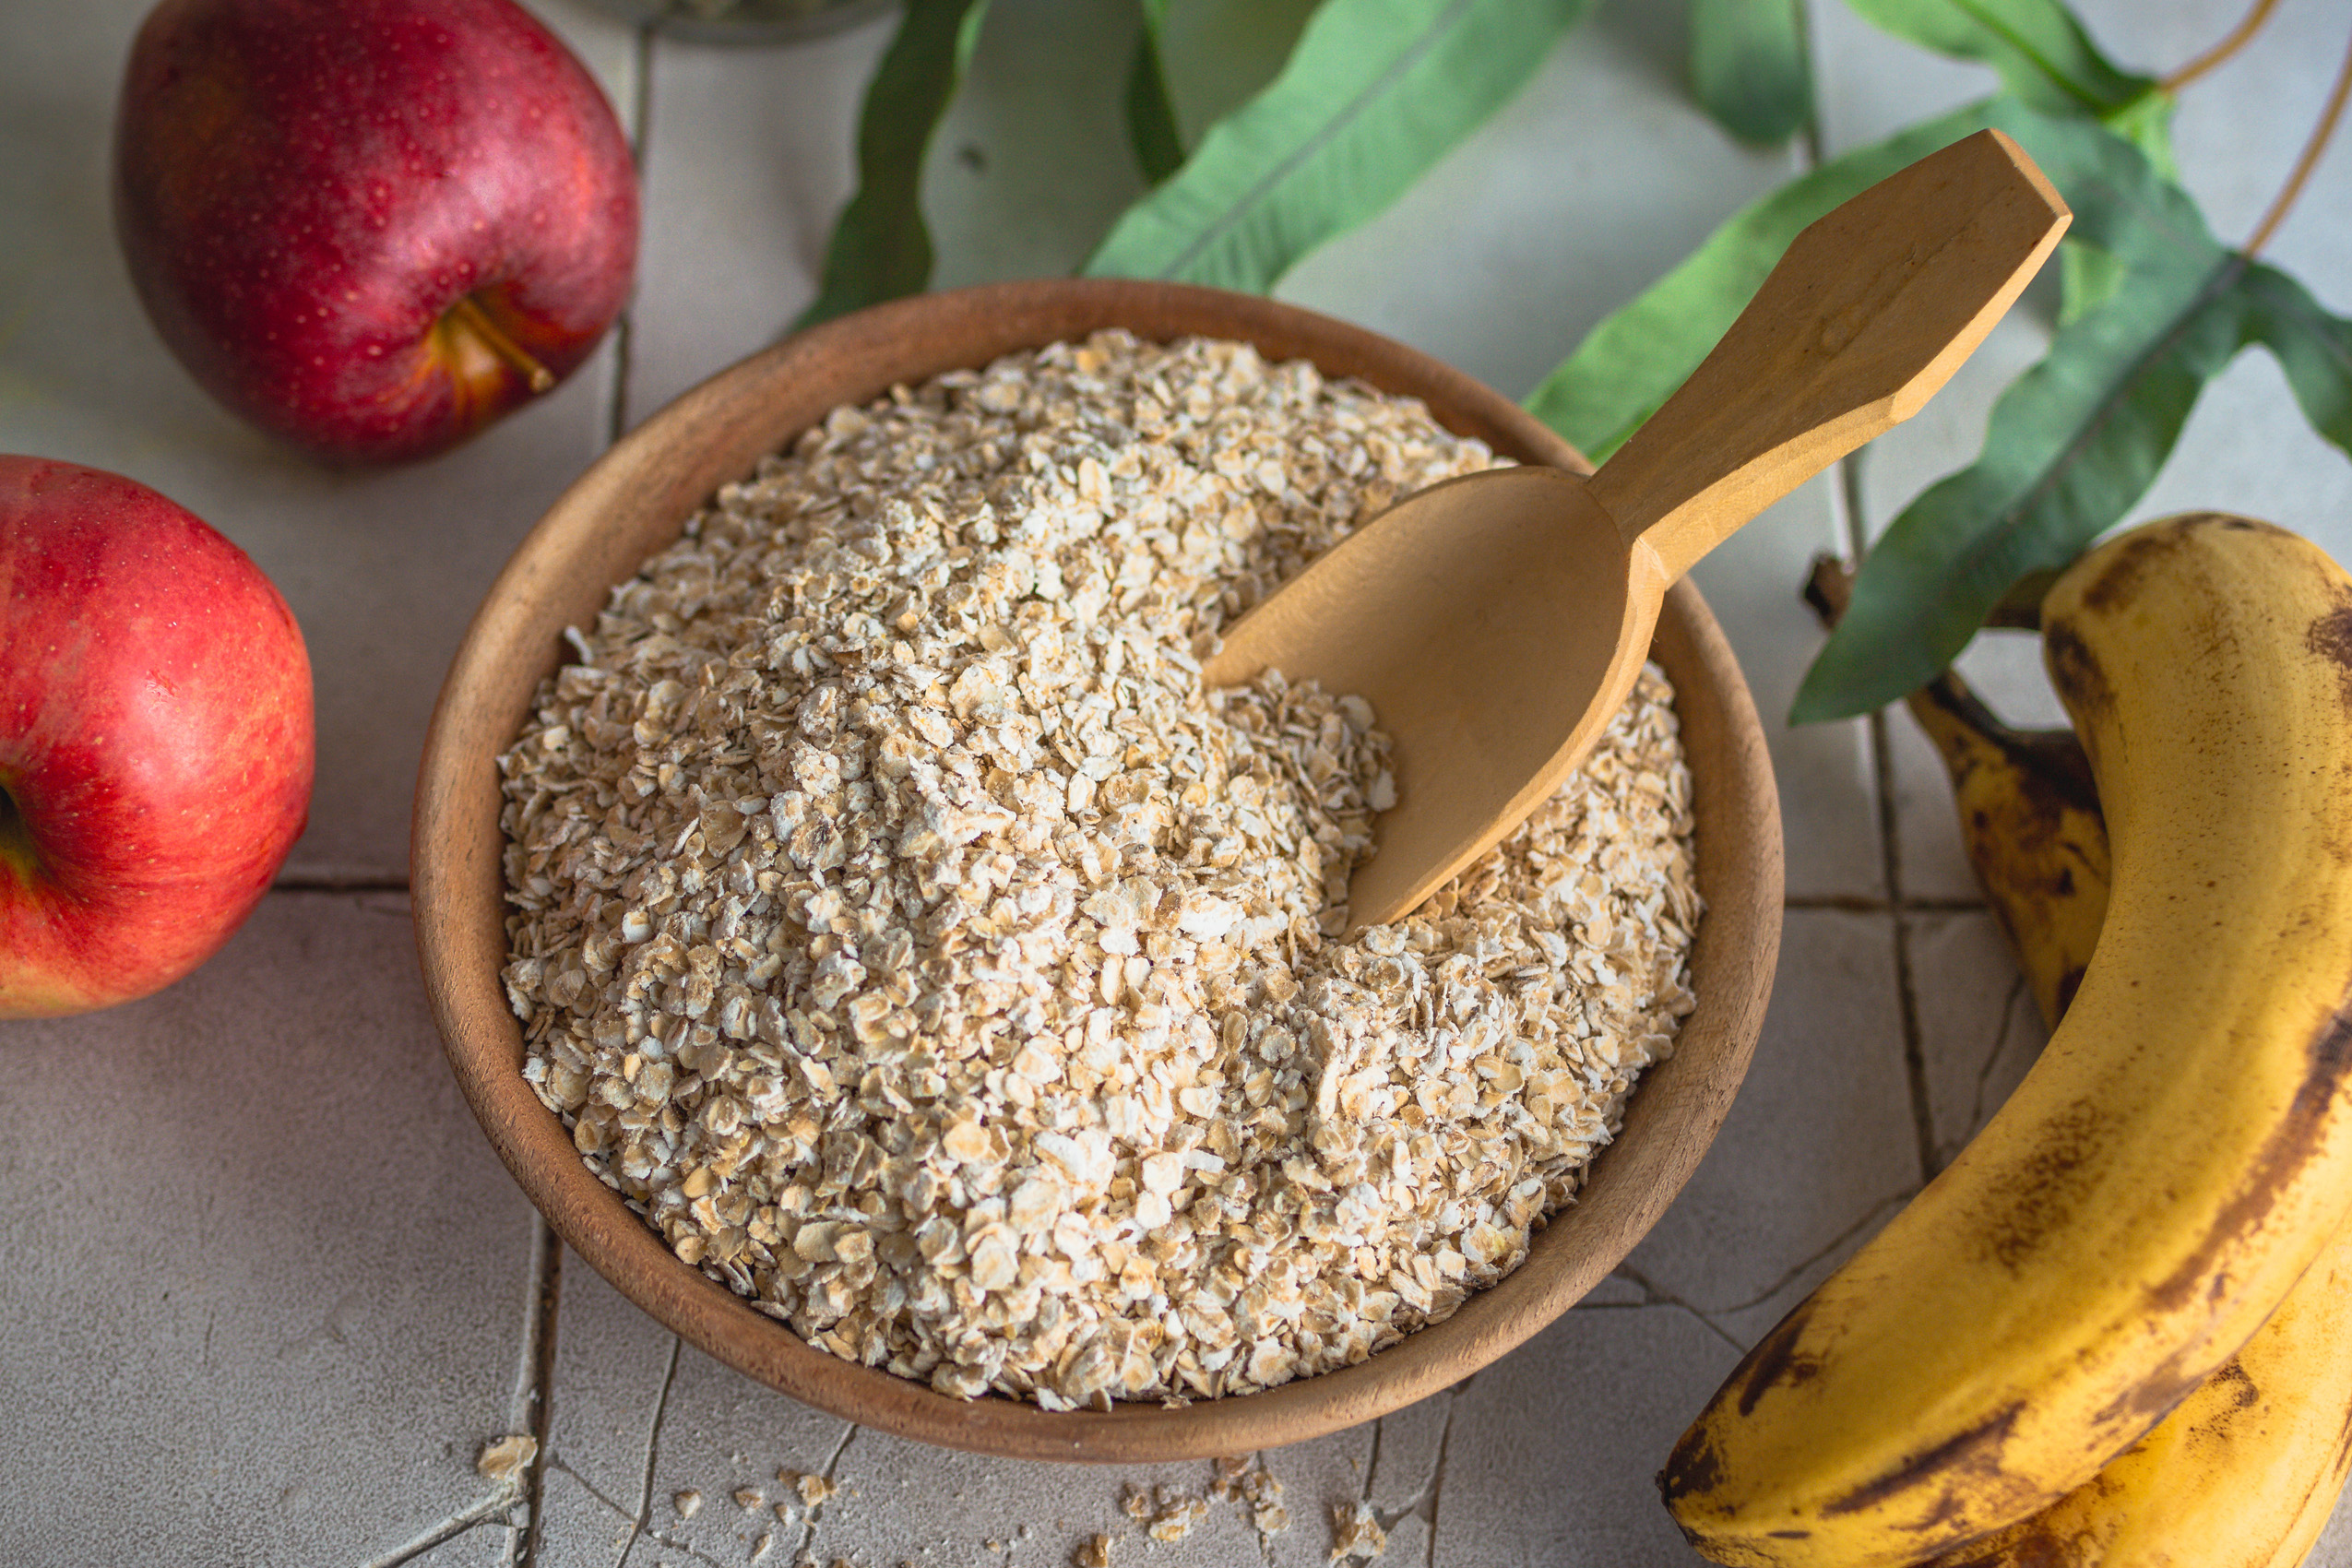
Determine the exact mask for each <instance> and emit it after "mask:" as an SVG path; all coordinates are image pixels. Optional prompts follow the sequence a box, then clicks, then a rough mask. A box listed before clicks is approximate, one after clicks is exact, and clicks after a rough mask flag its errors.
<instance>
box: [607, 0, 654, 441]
mask: <svg viewBox="0 0 2352 1568" xmlns="http://www.w3.org/2000/svg"><path fill="white" fill-rule="evenodd" d="M634 71H635V77H636V79H635V80H634V81H633V82H632V83H631V84H630V85H631V87H632V88H633V89H635V93H634V96H633V99H632V101H631V102H630V105H629V120H630V125H629V158H630V160H631V161H632V162H634V163H635V164H636V168H637V188H638V191H639V193H640V194H639V207H640V210H642V208H643V200H644V198H643V192H644V190H645V188H646V186H647V175H646V154H647V150H648V149H649V148H651V147H652V145H653V24H652V23H651V22H646V23H643V24H641V25H640V26H639V27H638V29H637V44H636V55H635V62H634ZM637 261H638V263H639V266H640V268H642V266H643V263H644V261H645V255H644V253H643V248H642V246H641V247H640V249H639V253H638V256H637ZM643 279H644V273H643V271H642V270H640V271H639V273H638V275H637V281H638V282H639V283H642V281H643ZM636 311H637V302H636V288H635V287H634V286H633V287H632V288H631V290H630V298H629V302H628V303H626V304H624V306H622V307H621V315H620V316H619V317H618V318H617V319H616V320H614V322H613V323H612V407H611V409H610V410H609V411H608V413H607V416H606V419H605V429H604V440H605V445H608V446H610V445H613V444H615V443H617V442H618V441H619V440H620V439H621V437H622V436H624V435H625V434H628V429H629V371H630V368H631V366H632V364H633V362H634V360H635V355H634V354H633V352H632V350H634V349H635V348H636Z"/></svg>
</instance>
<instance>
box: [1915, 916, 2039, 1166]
mask: <svg viewBox="0 0 2352 1568" xmlns="http://www.w3.org/2000/svg"><path fill="white" fill-rule="evenodd" d="M2004 970H2006V971H2007V973H2008V975H2009V976H2010V980H2011V983H2009V984H2007V985H2002V984H2001V983H1999V980H2000V977H2001V975H2002V972H2003V971H2004ZM1911 974H1912V984H1913V986H1914V988H1915V992H1916V994H1917V996H1918V1009H1919V1046H1920V1055H1921V1057H1922V1058H1923V1060H1924V1061H1925V1063H1926V1064H1927V1078H1928V1111H1929V1114H1930V1116H1931V1118H1932V1119H1933V1121H1934V1124H1935V1144H1936V1158H1937V1168H1938V1169H1939V1170H1941V1169H1942V1167H1943V1166H1944V1165H1947V1164H1949V1163H1951V1160H1952V1158H1953V1156H1954V1155H1956V1154H1958V1153H1959V1152H1960V1150H1961V1148H1962V1147H1963V1146H1965V1145H1966V1143H1967V1141H1968V1140H1969V1139H1970V1138H1971V1137H1974V1136H1975V1135H1976V1131H1977V1129H1978V1127H1981V1126H1982V1125H1984V1123H1985V1121H1986V1119H1987V1118H1989V1117H1990V1116H1991V1115H1992V1113H1993V1112H1994V1111H1999V1110H2000V1109H2001V1107H2002V1102H2003V1101H2005V1100H2006V1099H2008V1098H2009V1095H2010V1091H2011V1090H2013V1089H2014V1088H2015V1087H2017V1084H2018V1081H2019V1080H2020V1079H2022V1078H2023V1077H2025V1073H2026V1070H2027V1069H2028V1068H2030V1067H2031V1066H2033V1064H2034V1061H2035V1059H2036V1058H2037V1057H2038V1056H2039V1055H2040V1054H2041V1048H2042V1040H2043V1039H2044V1035H2043V1030H2042V1020H2041V1015H2040V1014H2039V1013H2038V1012H2037V1011H2036V1010H2035V1008H2034V999H2033V997H2032V995H2031V994H2030V993H2028V992H2026V990H2025V980H2024V978H2023V977H2022V976H2020V975H2018V973H2017V965H2016V961H2015V960H2014V959H2013V958H2012V957H2011V956H2010V954H2009V946H2008V944H2007V942H2006V941H2005V940H2004V939H2003V938H2002V934H2001V927H2000V925H1999V924H1998V923H1997V922H1996V921H1994V920H1993V918H1992V916H1991V915H1990V914H1988V913H1982V912H1975V911H1971V912H1967V913H1962V914H1951V915H1915V916H1913V917H1912V918H1911Z"/></svg>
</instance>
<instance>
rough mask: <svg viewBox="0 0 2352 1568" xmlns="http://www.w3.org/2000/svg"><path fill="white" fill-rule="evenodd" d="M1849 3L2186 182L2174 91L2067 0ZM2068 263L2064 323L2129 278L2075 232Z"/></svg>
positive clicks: (2063, 251)
mask: <svg viewBox="0 0 2352 1568" xmlns="http://www.w3.org/2000/svg"><path fill="white" fill-rule="evenodd" d="M1849 3H1850V4H1851V5H1852V6H1853V7H1854V9H1855V10H1857V11H1859V12H1860V13H1861V14H1862V15H1863V16H1864V17H1867V18H1869V19H1870V20H1871V21H1873V22H1875V23H1877V24H1878V25H1879V26H1880V27H1881V28H1883V29H1884V30H1887V31H1888V32H1891V33H1894V34H1895V36H1896V37H1898V38H1904V39H1907V40H1909V41H1910V42H1913V43H1917V44H1918V45H1920V46H1921V47H1922V48H1927V49H1932V50H1935V51H1936V52H1937V53H1942V54H1952V55H1956V56H1958V57H1959V58H1961V59H1964V60H1975V61H1978V62H1979V63H1981V64H1984V65H1990V66H1991V67H1992V68H1993V69H1994V70H1995V71H1996V72H1998V73H1999V74H2000V77H2001V80H2002V85H2003V86H2004V87H2006V88H2007V89H2009V91H2010V92H2011V93H2012V94H2013V95H2015V96H2016V97H2018V98H2020V99H2022V100H2023V101H2025V103H2026V104H2027V105H2029V106H2030V107H2032V108H2034V109H2037V110H2038V111H2040V112H2041V113H2045V114H2059V115H2065V114H2080V115H2087V116H2089V117H2091V118H2093V119H2097V120H2099V121H2102V122H2104V123H2105V124H2106V125H2107V127H2108V129H2109V130H2111V131H2114V132H2115V133H2116V134H2117V135H2119V136H2121V137H2125V138H2126V139H2128V140H2129V141H2131V142H2132V145H2134V146H2135V147H2137V148H2139V149H2140V150H2141V151H2142V152H2143V153H2144V154H2146V155H2147V157H2148V159H2149V160H2150V161H2152V162H2153V163H2154V164H2155V165H2156V172H2158V173H2160V174H2162V175H2163V176H2164V177H2165V178H2166V179H2168V180H2170V179H2177V178H2178V177H2179V173H2180V171H2179V169H2178V167H2177V166H2176V165H2175V164H2174V162H2173V157H2172V131H2171V125H2172V109H2173V99H2172V95H2171V94H2170V93H2168V92H2166V91H2165V90H2164V89H2162V88H2161V87H2160V86H2159V85H2158V84H2157V83H2156V82H2155V81H2153V80H2152V79H2150V78H2149V77H2144V76H2139V75H2137V74H2135V73H2133V72H2130V71H2126V70H2124V69H2123V68H2122V67H2121V66H2120V65H2116V64H2115V63H2114V62H2113V61H2111V60H2109V59H2108V57H2107V56H2106V55H2105V54H2103V53H2100V52H2099V48H2098V45H2097V44H2096V43H2093V42H2091V37H2090V34H2089V33H2087V32H2086V31H2085V30H2084V29H2083V24H2082V23H2081V22H2079V21H2077V20H2076V19H2075V18H2074V17H2073V14H2072V13H2071V12H2069V11H2068V10H2067V9H2066V7H2065V6H2064V5H2063V4H2062V3H2061V0H1849ZM2058 260H2059V267H2060V276H2061V279H2062V280H2063V290H2062V292H2061V295H2060V300H2061V303H2060V306H2059V323H2060V325H2061V326H2063V325H2065V324H2066V323H2068V322H2072V321H2074V320H2076V319H2078V318H2080V317H2081V316H2082V315H2084V314H2085V312H2087V311H2089V310H2090V309H2092V307H2094V306H2096V305H2097V304H2098V303H2099V302H2100V301H2102V300H2104V299H2106V298H2107V297H2108V295H2109V294H2110V293H2112V292H2114V291H2115V289H2116V287H2117V285H2118V284H2119V283H2120V281H2121V280H2122V277H2123V273H2122V269H2121V268H2120V267H2118V266H2117V265H2116V264H2115V263H2114V262H2113V261H2112V260H2110V259H2109V258H2108V257H2107V256H2105V255H2102V254H2100V253H2099V252H2098V251H2097V249H2096V248H2095V247H2093V246H2091V245H2089V244H2085V243H2084V242H2083V241H2082V240H2081V239H2079V238H2076V237H2074V236H2073V235H2069V236H2068V237H2067V239H2066V241H2065V243H2064V244H2061V246H2060V247H2059V253H2058Z"/></svg>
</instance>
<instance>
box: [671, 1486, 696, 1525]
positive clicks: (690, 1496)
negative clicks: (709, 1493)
mask: <svg viewBox="0 0 2352 1568" xmlns="http://www.w3.org/2000/svg"><path fill="white" fill-rule="evenodd" d="M670 1506H671V1508H672V1509H673V1510H675V1511H676V1513H677V1515H678V1517H680V1518H681V1519H691V1518H693V1517H694V1516H695V1515H697V1514H699V1513H701V1512H702V1493H701V1492H699V1491H695V1490H693V1489H692V1488H688V1489H687V1490H686V1491H681V1492H676V1493H673V1494H672V1495H671V1499H670Z"/></svg>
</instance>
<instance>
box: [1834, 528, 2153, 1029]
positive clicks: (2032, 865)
mask: <svg viewBox="0 0 2352 1568" xmlns="http://www.w3.org/2000/svg"><path fill="white" fill-rule="evenodd" d="M1852 581H1853V579H1852V577H1851V576H1850V575H1849V574H1848V573H1847V570H1846V568H1845V567H1844V566H1842V565H1840V564H1838V563H1837V561H1836V560H1835V559H1834V558H1832V557H1829V556H1823V557H1822V558H1820V559H1819V560H1817V561H1815V562H1814V563H1813V570H1812V576H1811V578H1810V579H1809V580H1808V581H1807V582H1806V585H1805V599H1806V601H1807V602H1809V603H1810V604H1812V607H1813V609H1814V610H1815V611H1816V612H1819V613H1820V615H1821V618H1822V620H1823V623H1824V624H1828V625H1832V626H1834V625H1835V624H1837V621H1838V617H1840V616H1841V615H1843V614H1844V613H1845V612H1846V600H1847V595H1848V593H1849V591H1850V589H1851V586H1852ZM1904 702H1905V704H1906V705H1907V707H1909V708H1910V710H1911V717H1912V718H1913V719H1917V720H1918V725H1919V728H1920V729H1921V730H1922V731H1925V732H1926V734H1927V737H1928V739H1929V740H1930V741H1931V742H1934V743H1935V749H1936V751H1937V752H1938V753H1939V754H1942V758H1943V766H1944V771H1945V772H1946V773H1948V774H1949V775H1950V776H1951V778H1952V795H1953V803H1954V805H1955V806H1956V807H1958V809H1959V814H1960V836H1961V839H1962V842H1963V843H1964V845H1965V846H1966V849H1967V852H1968V864H1969V865H1970V866H1971V867H1972V868H1974V870H1975V871H1976V873H1977V881H1978V884H1979V885H1981V886H1982V887H1983V888H1984V891H1985V898H1986V901H1987V902H1988V903H1989V904H1990V906H1991V908H1992V912H1993V917H1994V918H1995V919H1996V920H1998V921H2000V922H2001V929H2002V932H2003V934H2005V935H2006V936H2007V937H2008V939H2009V947H2010V951H2012V952H2013V953H2014V954H2016V955H2017V962H2018V967H2019V968H2021V969H2023V970H2024V972H2025V983H2026V987H2027V989H2028V990H2030V991H2031V992H2033V993H2034V1004H2035V1005H2036V1006H2037V1007H2038V1008H2039V1009H2040V1010H2041V1015H2042V1022H2043V1024H2045V1025H2046V1026H2048V1027H2049V1028H2057V1027H2058V1019H2059V1015H2061V1013H2063V1012H2065V1011H2066V1004H2068V1003H2070V1002H2072V1001H2073V999H2074V991H2075V988H2076V987H2078V986H2080V985H2081V984H2082V983H2083V971H2084V969H2085V967H2086V966H2087V965H2088V964H2089V963H2090V961H2091V949H2092V947H2093V946H2094V945H2096V944H2097V942H2098V934H2099V926H2100V924H2101V922H2103V921H2105V920H2106V919H2107V894H2108V880H2109V878H2110V876H2111V875H2112V872H2111V868H2110V867H2109V864H2108V849H2107V824H2106V822H2105V820H2104V819H2103V818H2102V817H2101V816H2100V814H2099V803H2098V793H2097V790H2096V789H2095V788H2094V787H2093V785H2092V782H2091V764H2090V759H2089V758H2088V757H2086V756H2085V755H2084V754H2083V743H2082V742H2080V741H2078V740H2076V739H2075V738H2074V732H2073V731H2072V730H2016V729H2012V728H2011V727H2010V726H2009V725H2007V724H2005V723H2003V722H2002V720H2001V719H2000V718H1999V717H1998V716H1997V715H1995V714H1994V713H1993V712H1992V710H1991V709H1990V708H1989V707H1986V706H1985V705H1984V703H1983V702H1982V701H1981V700H1980V699H1979V698H1978V696H1977V694H1976V693H1975V692H1973V691H1971V690H1970V689H1969V688H1968V683H1966V681H1964V680H1962V679H1961V678H1960V676H1959V675H1958V674H1956V673H1955V672H1954V671H1950V670H1946V671H1943V673H1942V674H1941V675H1939V676H1937V677H1936V678H1935V679H1934V680H1933V681H1930V682H1929V683H1927V684H1926V685H1924V686H1921V687H1920V688H1919V689H1918V691H1915V692H1913V693H1912V694H1911V695H1909V696H1907V697H1906V698H1905V699H1904Z"/></svg>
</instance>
